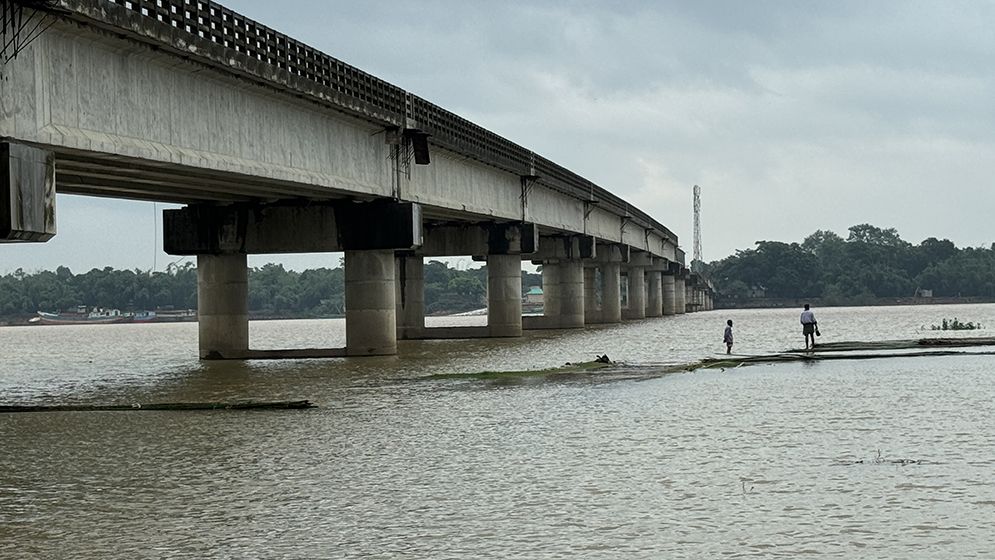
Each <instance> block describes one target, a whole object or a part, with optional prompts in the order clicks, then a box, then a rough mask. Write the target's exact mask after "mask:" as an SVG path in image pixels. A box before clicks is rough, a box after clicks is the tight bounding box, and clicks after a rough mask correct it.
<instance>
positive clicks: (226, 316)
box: [197, 254, 249, 359]
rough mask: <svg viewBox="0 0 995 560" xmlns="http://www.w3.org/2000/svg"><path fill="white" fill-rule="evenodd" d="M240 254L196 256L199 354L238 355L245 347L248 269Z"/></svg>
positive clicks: (246, 335)
mask: <svg viewBox="0 0 995 560" xmlns="http://www.w3.org/2000/svg"><path fill="white" fill-rule="evenodd" d="M246 263H247V260H246V256H245V255H244V254H229V255H197V322H198V326H197V328H198V331H199V347H200V357H201V358H204V359H219V358H239V357H242V356H244V355H245V354H246V353H247V352H248V350H249V268H248V266H247V264H246Z"/></svg>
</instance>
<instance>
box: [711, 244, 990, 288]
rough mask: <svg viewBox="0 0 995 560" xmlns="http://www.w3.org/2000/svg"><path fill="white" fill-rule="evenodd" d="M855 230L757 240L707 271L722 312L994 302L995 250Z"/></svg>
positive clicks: (712, 263)
mask: <svg viewBox="0 0 995 560" xmlns="http://www.w3.org/2000/svg"><path fill="white" fill-rule="evenodd" d="M848 231H849V234H848V236H847V237H846V238H845V239H844V238H843V237H841V236H840V235H838V234H836V233H834V232H832V231H826V230H819V231H816V232H814V233H813V234H811V235H809V236H808V237H806V238H805V240H804V241H802V242H801V243H784V242H781V241H758V242H756V247H755V248H753V249H746V250H742V251H737V252H736V254H735V255H732V256H730V257H727V258H725V259H722V260H719V261H715V262H711V263H707V264H704V263H702V264H701V267H702V270H703V272H704V273H705V274H707V275H708V277H709V278H710V279H711V280H712V282H713V283H714V284H715V287H716V289H717V291H718V292H719V297H718V298H717V300H716V301H717V303H718V304H719V305H723V306H751V304H752V305H763V304H764V302H765V301H775V300H802V299H804V300H810V301H812V302H813V303H819V304H821V305H872V304H880V303H896V302H897V300H905V301H909V300H915V301H918V302H928V301H930V300H932V301H950V300H954V299H963V300H973V301H995V244H992V246H990V247H987V248H986V247H966V248H963V249H960V248H957V247H956V246H955V245H954V244H953V243H952V242H951V241H949V240H947V239H937V238H935V237H930V238H928V239H925V240H923V241H922V242H920V243H919V244H917V245H914V244H912V243H909V242H907V241H905V240H903V239H902V238H901V237H899V235H898V232H897V231H896V230H895V229H894V228H887V229H883V228H879V227H876V226H872V225H870V224H861V225H856V226H852V227H850V228H849V230H848Z"/></svg>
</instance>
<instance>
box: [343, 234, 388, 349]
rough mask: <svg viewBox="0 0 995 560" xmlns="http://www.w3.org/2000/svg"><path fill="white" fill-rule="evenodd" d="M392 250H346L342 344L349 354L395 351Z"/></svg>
mask: <svg viewBox="0 0 995 560" xmlns="http://www.w3.org/2000/svg"><path fill="white" fill-rule="evenodd" d="M395 290H396V287H395V286H394V251H392V250H380V251H346V252H345V340H346V343H345V346H346V355H348V356H383V355H388V354H396V353H397V323H396V316H395V313H396V311H397V309H396V304H395V301H394V291H395Z"/></svg>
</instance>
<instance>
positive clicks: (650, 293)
mask: <svg viewBox="0 0 995 560" xmlns="http://www.w3.org/2000/svg"><path fill="white" fill-rule="evenodd" d="M661 315H663V288H662V286H661V284H660V271H659V270H647V271H646V316H647V317H659V316H661Z"/></svg>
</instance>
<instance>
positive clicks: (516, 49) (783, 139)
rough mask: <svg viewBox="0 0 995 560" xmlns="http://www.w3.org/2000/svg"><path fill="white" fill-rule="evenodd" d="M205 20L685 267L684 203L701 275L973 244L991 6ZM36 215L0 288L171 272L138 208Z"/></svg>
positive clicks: (236, 4) (444, 6)
mask: <svg viewBox="0 0 995 560" xmlns="http://www.w3.org/2000/svg"><path fill="white" fill-rule="evenodd" d="M225 5H227V6H229V7H231V8H232V9H234V10H236V11H239V12H241V13H243V14H245V15H246V16H248V17H251V18H253V19H256V20H258V21H260V22H262V23H264V24H266V25H269V26H270V27H273V28H275V29H277V30H279V31H282V32H284V33H287V34H289V35H291V36H294V37H296V38H298V39H300V40H303V41H304V42H307V43H309V44H311V45H312V46H314V47H317V48H319V49H320V50H323V51H324V52H326V53H328V54H330V55H332V56H335V57H337V58H339V59H341V60H343V61H345V62H347V63H349V64H352V65H354V66H357V67H359V68H361V69H363V70H365V71H367V72H370V73H372V74H374V75H376V76H378V77H380V78H382V79H385V80H387V81H389V82H391V83H393V84H395V85H397V86H400V87H402V88H404V89H406V90H408V91H411V92H413V93H414V94H416V95H419V96H421V97H423V98H425V99H427V100H429V101H432V102H434V103H436V104H438V105H441V106H442V107H445V108H447V109H449V110H451V111H454V112H455V113H457V114H459V115H461V116H464V117H466V118H468V119H470V120H471V121H474V122H476V123H477V124H480V125H482V126H484V127H485V128H488V129H490V130H492V131H494V132H496V133H498V134H500V135H502V136H505V137H506V138H508V139H510V140H512V141H514V142H516V143H518V144H521V145H523V146H525V147H528V148H530V149H532V150H534V151H536V152H538V153H540V154H542V155H544V156H546V157H548V158H550V159H552V160H553V161H556V162H557V163H560V164H562V165H564V166H565V167H567V168H569V169H571V170H573V171H575V172H577V173H579V174H580V175H583V176H585V177H587V178H588V179H591V180H593V181H595V182H596V183H598V184H599V185H601V186H603V187H605V188H607V189H609V190H611V191H613V192H615V193H617V194H618V195H620V196H622V197H623V198H625V199H627V200H628V201H629V202H631V203H633V204H635V205H636V206H638V207H639V208H641V209H642V210H644V211H646V212H647V213H649V214H650V215H652V216H654V217H655V218H656V219H657V220H659V221H660V222H662V223H663V224H665V225H667V226H668V227H669V228H670V229H672V230H673V231H674V232H675V233H677V234H678V235H679V236H680V240H681V245H682V247H683V248H684V249H685V250H686V251H687V252H688V256H689V258H690V256H691V248H692V186H693V185H694V184H698V185H701V187H702V213H701V228H702V246H703V254H704V258H705V260H706V261H712V260H716V259H719V258H723V257H725V256H728V255H730V254H732V253H734V252H735V251H736V250H738V249H748V248H751V247H752V246H753V244H754V242H756V241H758V240H782V241H801V240H802V239H803V238H804V237H805V236H807V235H808V234H810V233H812V232H813V231H815V230H816V229H829V230H833V231H836V232H837V233H840V234H841V235H843V236H844V237H845V236H846V233H847V228H848V227H849V226H852V225H855V224H859V223H871V224H874V225H877V226H881V227H895V228H897V229H898V231H899V233H900V234H901V236H902V237H903V238H904V239H906V240H907V241H911V242H913V243H918V242H920V241H922V240H923V239H925V238H927V237H938V238H948V239H950V240H951V241H953V242H954V243H956V244H957V245H958V246H959V247H964V246H979V245H983V246H986V247H987V246H989V245H990V244H991V243H992V242H993V241H995V227H992V225H991V217H990V216H991V213H992V209H993V208H995V194H993V190H992V186H993V185H992V183H993V177H995V72H993V69H995V62H993V61H995V26H993V25H992V22H993V21H995V3H992V2H982V1H976V2H959V1H951V0H943V1H935V2H911V1H901V2H899V1H894V2H885V1H876V2H866V1H854V2H847V1H838V0H837V1H833V2H824V1H810V2H801V1H780V2H774V1H756V0H755V1H750V2H742V1H728V2H708V1H704V2H702V1H696V2H691V1H681V2H677V1H673V2H657V1H646V2H637V1H633V2H595V1H576V2H516V1H503V2H484V1H479V2H473V1H456V0H452V1H432V0H419V1H391V2H354V1H329V0H297V1H291V0H288V1H286V2H271V1H263V0H229V1H228V2H226V3H225ZM58 202H59V207H58V222H59V223H58V226H59V235H58V236H57V238H56V239H55V240H53V241H51V242H49V243H48V244H47V245H30V246H18V247H11V246H9V245H7V246H0V273H3V272H9V271H11V270H13V269H15V268H17V267H24V268H25V269H29V270H35V269H39V268H54V267H55V266H57V265H58V264H67V265H69V266H70V267H71V268H72V269H73V270H74V272H83V271H85V270H88V269H89V268H92V267H102V266H114V267H118V268H141V269H148V268H151V267H152V266H153V263H155V265H156V266H157V267H158V268H159V269H162V268H163V267H164V266H165V264H166V263H168V262H172V261H173V260H175V258H171V257H167V256H166V255H164V254H159V255H158V256H156V255H155V251H154V250H153V248H154V247H155V245H156V243H157V241H156V238H155V231H156V227H155V224H154V221H153V220H154V218H153V216H154V209H153V207H152V205H151V204H145V203H125V202H117V201H107V200H103V199H95V198H81V197H66V196H62V197H60V198H59V201H58ZM161 208H162V206H159V209H161ZM158 243H160V244H161V240H159V241H158ZM269 260H274V259H273V258H271V257H262V258H261V259H260V258H257V259H254V263H255V264H261V263H262V262H266V261H269ZM337 260H338V259H337V257H335V258H334V259H333V258H330V257H328V256H321V257H316V256H308V257H296V258H287V259H284V262H286V264H287V265H288V266H291V267H294V268H303V267H307V266H329V265H331V266H334V265H335V264H336V263H337ZM333 261H334V262H333Z"/></svg>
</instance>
